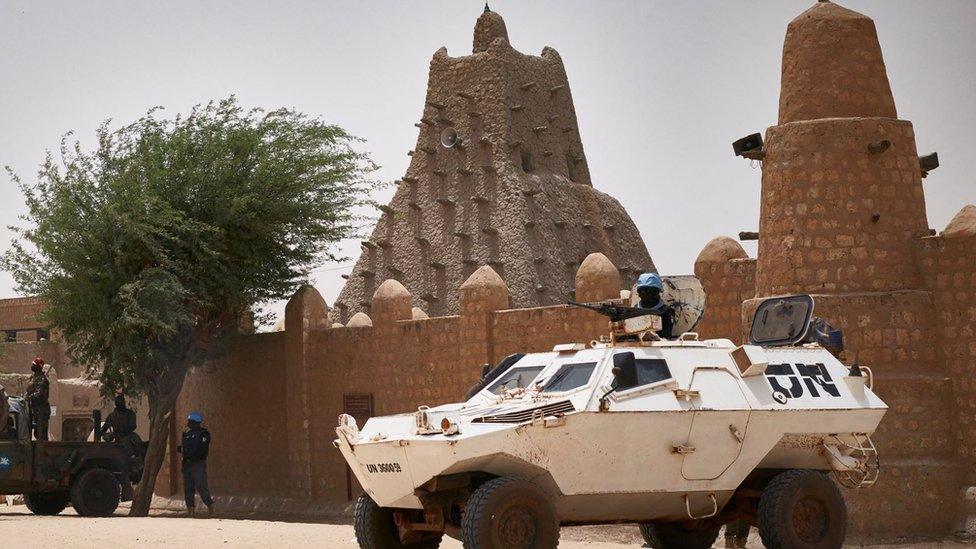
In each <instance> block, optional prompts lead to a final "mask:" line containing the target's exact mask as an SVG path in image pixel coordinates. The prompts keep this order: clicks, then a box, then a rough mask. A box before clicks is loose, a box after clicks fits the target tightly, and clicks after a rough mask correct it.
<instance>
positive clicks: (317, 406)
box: [157, 2, 976, 540]
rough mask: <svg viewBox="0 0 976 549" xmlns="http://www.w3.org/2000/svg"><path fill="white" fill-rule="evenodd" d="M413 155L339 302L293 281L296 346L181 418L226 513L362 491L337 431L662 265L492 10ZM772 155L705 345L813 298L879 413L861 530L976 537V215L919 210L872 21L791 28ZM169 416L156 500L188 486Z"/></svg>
mask: <svg viewBox="0 0 976 549" xmlns="http://www.w3.org/2000/svg"><path fill="white" fill-rule="evenodd" d="M418 127H419V135H418V139H417V143H416V146H415V147H414V149H413V150H412V151H411V152H410V154H411V156H412V159H411V163H410V167H409V168H408V170H407V173H406V174H405V175H404V177H403V178H402V179H401V180H400V181H399V182H398V185H399V187H398V189H397V191H396V194H395V196H394V197H393V199H392V200H391V202H390V203H389V204H387V205H385V206H384V207H383V208H382V212H383V215H382V217H381V219H380V220H379V222H378V223H377V225H376V228H375V230H374V231H373V233H372V235H371V236H370V238H369V239H368V240H366V241H364V242H363V254H362V256H361V257H360V259H359V260H358V262H357V263H356V266H355V268H354V270H353V272H352V274H351V276H350V278H349V280H348V282H347V284H346V287H345V288H344V289H343V291H342V293H341V295H340V297H339V298H338V300H337V301H336V303H335V305H334V306H333V307H332V308H331V309H330V308H329V307H328V305H327V304H326V303H325V301H324V300H323V299H322V297H321V295H319V293H318V292H317V291H316V290H315V289H313V288H311V287H306V288H303V289H301V290H300V291H298V292H297V293H296V294H295V295H294V296H293V297H292V299H291V300H290V301H289V303H288V305H287V308H286V310H285V321H284V330H283V331H279V332H271V333H260V334H249V335H243V334H242V335H240V336H239V337H238V338H237V339H236V341H235V342H234V344H233V345H230V346H229V347H230V351H229V353H228V354H227V356H225V357H224V358H223V359H222V360H221V361H219V362H217V363H214V364H211V365H209V366H207V367H204V368H200V369H197V370H194V371H192V372H191V374H190V376H189V377H188V379H187V382H186V385H185V387H184V390H183V394H182V395H181V399H180V402H179V404H178V410H177V413H176V414H174V416H173V417H181V416H184V415H185V414H186V412H188V411H189V409H190V408H193V409H199V410H201V411H203V412H204V413H205V414H206V416H207V418H208V420H207V421H208V423H209V424H210V427H211V429H212V430H213V431H214V432H219V433H220V436H219V443H218V446H216V447H215V451H214V452H213V454H212V456H211V462H212V465H211V467H210V473H211V475H212V485H213V486H212V487H213V489H214V491H215V492H216V493H218V494H220V495H221V496H222V497H223V498H224V502H223V504H224V505H226V506H228V507H231V508H238V509H241V510H255V511H266V512H267V511H270V512H282V513H291V514H302V513H317V512H323V510H326V509H335V508H340V509H341V508H342V507H343V506H344V505H346V503H347V502H348V501H349V500H350V499H351V498H352V497H354V495H355V494H356V493H357V492H358V486H356V485H355V480H354V479H351V478H350V476H349V475H348V474H347V471H346V468H345V463H344V462H343V460H342V458H341V456H340V455H339V453H338V452H337V451H335V449H334V448H333V447H332V438H333V436H332V433H333V428H334V427H335V423H336V416H337V415H338V414H340V413H349V414H352V415H353V416H355V417H356V418H357V419H358V420H359V421H360V422H362V421H363V420H365V419H366V418H367V417H369V416H371V415H382V414H390V413H396V412H402V411H407V410H412V409H415V408H416V406H418V405H421V404H428V405H436V404H440V403H445V402H451V401H456V400H458V399H459V398H461V397H462V395H463V394H464V393H465V392H466V390H467V389H468V387H469V386H470V385H471V384H472V383H473V382H474V381H475V380H476V379H477V377H478V376H479V374H480V365H481V364H483V363H496V362H498V361H499V360H500V359H501V358H503V357H504V356H506V355H508V354H510V353H514V352H519V351H542V350H549V349H551V348H552V346H553V345H554V344H557V343H565V342H570V341H579V342H585V341H589V340H591V339H594V338H597V337H599V336H600V335H602V334H604V333H605V331H606V321H605V318H604V317H601V316H598V315H596V314H594V313H592V312H590V311H585V310H580V309H574V308H569V307H566V306H564V305H561V303H563V302H564V301H565V299H567V298H568V297H571V296H573V297H575V298H576V299H577V300H581V301H598V300H607V299H617V298H619V296H620V292H621V290H625V289H629V288H630V287H631V285H632V283H633V281H634V279H635V277H636V276H637V274H639V273H640V272H643V271H650V270H654V266H653V263H652V261H651V258H650V256H649V254H648V252H647V249H646V247H645V244H644V241H643V240H642V238H641V236H640V234H639V233H638V231H637V228H636V227H635V226H634V223H633V222H632V221H631V219H630V217H629V216H628V214H627V213H626V211H625V210H624V209H623V207H622V206H621V205H620V204H619V203H618V202H617V201H616V200H614V199H613V198H611V197H609V196H607V195H605V194H603V193H601V192H599V191H598V190H596V189H595V188H594V187H593V185H592V183H591V181H590V176H589V170H588V167H587V164H586V158H585V155H584V151H583V147H582V142H581V140H580V135H579V130H578V128H577V125H576V115H575V110H574V107H573V102H572V95H571V93H570V89H569V84H568V80H567V76H566V73H565V69H564V67H563V64H562V61H561V59H560V56H559V54H558V53H557V52H556V51H555V50H553V49H552V48H548V47H547V48H545V49H544V50H543V51H542V53H541V55H540V56H532V55H525V54H522V53H519V52H518V51H516V50H515V49H514V48H513V47H512V46H511V44H510V43H509V39H508V35H507V32H506V30H505V23H504V21H503V20H502V18H501V16H500V15H498V14H497V13H493V12H488V11H486V12H485V13H484V14H482V15H481V17H479V19H478V21H477V23H476V25H475V31H474V47H473V51H472V53H471V55H466V56H461V57H451V56H449V55H448V53H447V51H446V50H445V49H444V48H441V49H440V50H438V51H437V52H436V53H435V54H434V56H433V59H432V60H431V66H430V76H429V84H428V90H427V98H426V104H425V105H424V107H423V111H422V116H421V118H420V120H419V122H418ZM764 142H765V145H764V147H763V148H762V150H760V151H754V153H755V155H756V157H757V158H759V159H761V162H762V193H761V209H760V219H759V250H758V255H757V257H756V258H750V257H748V256H747V254H746V253H745V251H744V250H743V249H742V247H741V246H740V245H739V243H738V242H737V241H735V240H733V239H731V238H728V237H718V238H715V239H714V240H712V241H711V242H708V243H707V245H705V247H704V249H703V250H702V252H701V254H700V255H699V257H698V259H697V261H696V263H695V265H694V271H695V274H696V275H697V276H698V277H699V279H700V280H701V281H702V283H703V285H704V287H705V290H706V293H707V307H706V313H705V316H704V318H703V319H702V322H701V324H700V325H699V327H698V331H699V332H700V334H701V336H702V337H704V338H717V337H724V338H729V339H732V340H733V341H742V340H743V339H744V334H745V333H747V331H748V328H749V325H748V324H749V321H750V319H751V317H752V311H754V310H755V307H756V306H757V304H758V302H759V301H760V300H762V299H764V298H768V297H771V296H778V295H787V294H795V293H808V294H811V295H813V296H814V298H815V300H816V307H817V314H818V316H821V317H824V318H825V319H826V320H827V321H828V322H830V323H831V324H833V325H834V326H835V327H838V328H841V329H843V331H844V335H845V344H846V350H845V351H844V353H843V355H842V359H843V360H844V362H845V363H848V364H850V363H855V362H856V363H859V364H862V365H867V366H870V367H871V368H872V369H873V371H874V372H875V377H876V384H875V387H876V390H877V392H879V394H880V395H881V396H882V398H884V400H885V401H886V402H887V403H888V404H889V406H890V410H889V412H888V414H887V415H886V417H885V419H884V421H883V423H882V425H881V427H880V429H879V431H878V433H877V434H876V436H875V442H876V443H877V444H878V446H879V450H880V452H881V456H882V474H881V480H880V481H879V483H878V484H877V485H875V486H873V487H871V488H869V489H866V490H863V491H857V492H851V491H847V493H845V497H846V498H847V500H848V505H849V508H850V511H851V528H850V533H851V535H852V537H856V538H860V539H867V538H871V539H874V540H880V539H886V538H894V537H901V536H909V537H910V536H923V537H938V536H945V535H948V534H951V533H952V532H954V531H957V530H960V529H968V530H970V531H974V530H976V207H974V206H966V207H965V208H963V209H962V210H961V211H960V212H959V214H958V215H957V216H956V217H955V218H954V219H953V220H952V221H951V222H950V223H949V225H948V226H947V227H945V228H944V230H942V231H933V230H932V229H931V228H930V227H929V224H928V221H927V219H926V213H925V196H924V191H923V186H922V178H923V177H924V176H925V175H926V174H925V173H924V172H923V171H922V167H921V166H920V163H919V155H918V151H917V150H916V145H915V136H914V131H913V128H912V124H911V122H909V121H907V120H900V119H898V115H897V111H896V107H895V100H894V96H893V94H892V91H891V89H890V86H889V83H888V77H887V73H886V70H885V65H884V60H883V56H882V50H881V46H880V43H879V40H878V36H877V32H876V29H875V25H874V22H873V21H872V20H871V19H869V18H868V17H865V16H864V15H861V14H858V13H856V12H853V11H851V10H848V9H845V8H843V7H841V6H839V5H837V4H834V3H831V2H818V3H816V4H814V6H813V7H811V8H810V9H808V10H807V11H805V12H803V13H802V14H800V15H799V16H798V17H797V18H796V19H794V20H793V21H792V22H790V24H789V26H788V27H787V32H786V39H785V44H784V48H783V61H782V82H781V90H780V105H779V121H778V124H777V125H776V126H773V127H770V128H768V129H767V131H766V134H765V140H764ZM176 428H177V426H176V425H175V424H173V425H172V431H171V432H172V434H173V435H174V440H173V441H171V445H170V454H169V459H168V461H167V463H166V464H164V468H163V471H162V472H161V476H160V479H159V482H158V484H157V491H158V492H159V493H160V494H162V495H168V494H173V493H175V492H176V491H177V490H178V486H179V482H178V477H179V475H178V474H170V473H171V472H175V471H176V470H177V465H178V462H177V454H176V451H175V447H176V442H175V434H176Z"/></svg>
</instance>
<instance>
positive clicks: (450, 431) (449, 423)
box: [441, 417, 461, 435]
mask: <svg viewBox="0 0 976 549" xmlns="http://www.w3.org/2000/svg"><path fill="white" fill-rule="evenodd" d="M441 432H442V433H444V434H445V435H456V434H458V433H460V432H461V428H460V427H459V426H458V423H457V421H455V420H453V419H451V418H449V417H446V418H444V419H442V420H441Z"/></svg>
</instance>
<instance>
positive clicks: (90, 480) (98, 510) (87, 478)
mask: <svg viewBox="0 0 976 549" xmlns="http://www.w3.org/2000/svg"><path fill="white" fill-rule="evenodd" d="M121 495H122V486H121V485H120V484H119V479H117V478H115V475H114V474H113V473H112V472H111V471H109V470H108V469H102V468H99V467H96V468H93V469H86V470H84V471H82V472H81V474H80V475H78V477H77V478H76V479H75V480H74V482H72V483H71V505H72V506H73V507H74V508H75V511H77V512H78V514H79V515H81V516H83V517H108V516H111V515H112V514H113V513H115V510H116V509H117V508H118V507H119V500H120V498H121Z"/></svg>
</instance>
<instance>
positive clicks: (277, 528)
mask: <svg viewBox="0 0 976 549" xmlns="http://www.w3.org/2000/svg"><path fill="white" fill-rule="evenodd" d="M637 536H638V534H637V530H636V528H634V527H627V526H620V527H612V528H611V527H586V528H564V529H563V531H562V532H561V537H562V543H561V544H560V547H561V548H569V549H623V548H625V547H629V548H634V547H640V545H641V544H640V543H639V541H638V539H639V538H638V537H637ZM753 538H754V539H750V543H749V547H750V548H760V547H762V544H761V543H759V540H758V536H755V534H754V535H753ZM0 540H2V546H3V547H17V548H18V549H30V548H35V547H36V548H48V547H57V548H59V549H73V548H91V547H97V548H99V549H110V548H131V547H136V546H145V547H174V548H176V547H186V548H193V549H203V548H213V547H255V548H258V547H260V548H264V547H272V546H273V547H307V546H315V547H338V548H343V547H348V548H350V549H353V548H355V547H356V542H355V539H354V534H353V529H352V526H349V525H347V524H309V523H298V522H276V521H262V520H229V519H221V518H213V519H202V518H200V519H188V518H182V517H175V516H172V515H162V516H153V517H150V518H128V517H125V516H124V515H118V516H116V517H112V518H105V519H84V518H80V517H78V516H75V515H73V514H71V512H70V510H69V511H66V512H65V513H64V514H62V515H60V516H57V517H35V516H33V515H31V514H30V513H29V512H28V511H27V509H26V508H25V507H23V506H20V505H15V506H12V507H10V506H3V505H0ZM719 541H720V542H721V539H719ZM719 546H720V545H717V547H719ZM441 547H443V548H444V549H460V548H461V544H460V543H459V542H457V541H455V540H453V539H445V541H444V543H442V544H441ZM885 547H886V548H890V549H895V548H899V549H901V548H906V549H907V548H909V547H911V548H919V549H921V548H925V549H942V548H946V549H948V548H953V549H956V548H960V547H962V544H961V543H959V542H942V543H927V544H917V543H916V544H904V545H887V546H885Z"/></svg>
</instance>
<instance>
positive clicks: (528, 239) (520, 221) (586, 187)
mask: <svg viewBox="0 0 976 549" xmlns="http://www.w3.org/2000/svg"><path fill="white" fill-rule="evenodd" d="M474 34H475V38H474V48H473V52H472V54H471V55H467V56H462V57H450V56H449V55H448V54H447V50H446V49H444V48H441V49H439V50H438V51H437V52H436V53H435V54H434V56H433V59H432V60H431V63H430V74H429V77H428V88H427V98H426V104H425V106H424V110H423V114H422V116H421V119H420V122H419V123H418V124H417V125H418V127H419V128H420V132H419V135H418V137H417V144H416V147H415V148H414V150H412V151H410V153H409V154H410V155H411V161H410V167H409V168H408V169H407V173H406V174H405V175H404V177H403V179H402V180H400V181H398V182H397V183H398V185H399V187H398V189H397V191H396V194H395V195H394V197H393V199H392V200H391V201H390V203H389V204H388V205H385V206H383V207H382V208H381V210H382V212H383V213H382V216H381V217H380V219H379V221H378V222H377V225H376V227H375V229H374V230H373V233H372V235H371V236H370V238H369V240H367V241H364V242H363V254H362V256H361V257H360V259H359V260H358V261H357V262H356V265H355V267H354V268H353V271H352V273H351V275H350V276H349V280H348V282H347V283H346V285H345V287H344V288H343V290H342V293H341V294H340V296H339V298H338V300H337V301H336V303H335V308H336V310H335V311H333V316H334V317H335V319H336V320H338V321H339V322H342V323H346V322H348V321H349V320H350V319H351V317H352V316H353V315H354V314H355V313H357V312H365V313H368V314H370V315H372V312H371V305H372V304H371V302H370V296H372V295H373V292H374V291H375V290H376V288H377V287H378V286H379V283H380V282H381V281H383V280H385V279H387V278H393V279H396V280H398V281H399V282H401V283H402V284H403V286H404V287H406V288H407V289H408V290H409V291H410V293H411V294H412V298H411V302H412V305H413V306H416V307H419V308H421V309H423V310H425V311H426V312H427V313H429V314H431V315H433V316H443V315H448V314H457V313H458V308H457V307H458V303H459V301H458V288H459V287H460V285H461V283H462V282H463V281H464V280H466V279H467V278H468V277H469V276H470V275H471V274H472V273H473V272H474V271H475V270H476V269H477V268H478V266H481V265H490V266H491V267H492V269H493V270H495V271H496V272H497V273H498V274H499V275H500V276H501V277H502V278H504V279H505V281H506V283H507V284H508V288H509V291H510V294H511V301H512V306H514V307H532V306H538V305H553V304H557V303H562V302H565V300H566V299H567V298H568V297H569V296H570V294H571V292H572V288H573V276H574V274H575V271H576V267H577V266H578V265H579V264H580V262H581V261H582V260H583V258H584V257H586V255H587V254H589V253H590V252H601V253H603V254H604V255H606V256H607V257H609V258H610V260H611V261H613V262H614V263H615V264H616V265H618V267H619V269H620V273H621V276H622V278H623V280H624V282H625V283H626V284H627V285H628V286H629V285H630V284H631V283H632V282H633V281H634V280H635V279H636V277H637V275H638V274H640V273H641V272H648V271H653V270H654V264H653V263H652V262H651V258H650V256H649V255H648V253H647V249H646V247H645V245H644V243H643V240H642V239H641V237H640V234H639V232H638V231H637V227H636V226H635V225H634V223H633V221H631V219H630V217H629V216H628V215H627V212H626V211H625V210H624V208H623V207H621V205H620V204H619V203H618V202H617V201H616V200H615V199H613V198H612V197H610V196H607V195H605V194H603V193H601V192H599V191H597V190H595V189H594V188H593V186H592V184H591V182H590V173H589V168H588V167H587V163H586V157H585V155H584V152H583V145H582V142H581V140H580V134H579V128H578V126H577V121H576V111H575V109H574V107H573V98H572V94H571V93H570V89H569V82H568V80H567V78H566V70H565V67H564V66H563V62H562V58H561V57H560V56H559V54H558V53H557V52H556V50H554V49H552V48H549V47H547V48H545V49H543V51H542V53H541V55H540V56H532V55H525V54H522V53H519V52H518V51H516V50H515V49H514V48H512V46H511V45H510V43H509V40H508V33H507V31H506V29H505V22H504V21H503V20H502V18H501V16H500V15H498V14H497V13H494V12H490V11H485V13H483V14H482V15H481V17H480V18H479V19H478V22H477V24H476V26H475V31H474ZM448 129H453V130H454V131H455V132H456V133H457V135H458V136H459V137H460V139H461V142H460V144H459V145H456V146H454V147H451V148H448V147H445V146H443V145H442V144H441V134H442V132H444V131H445V130H448Z"/></svg>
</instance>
